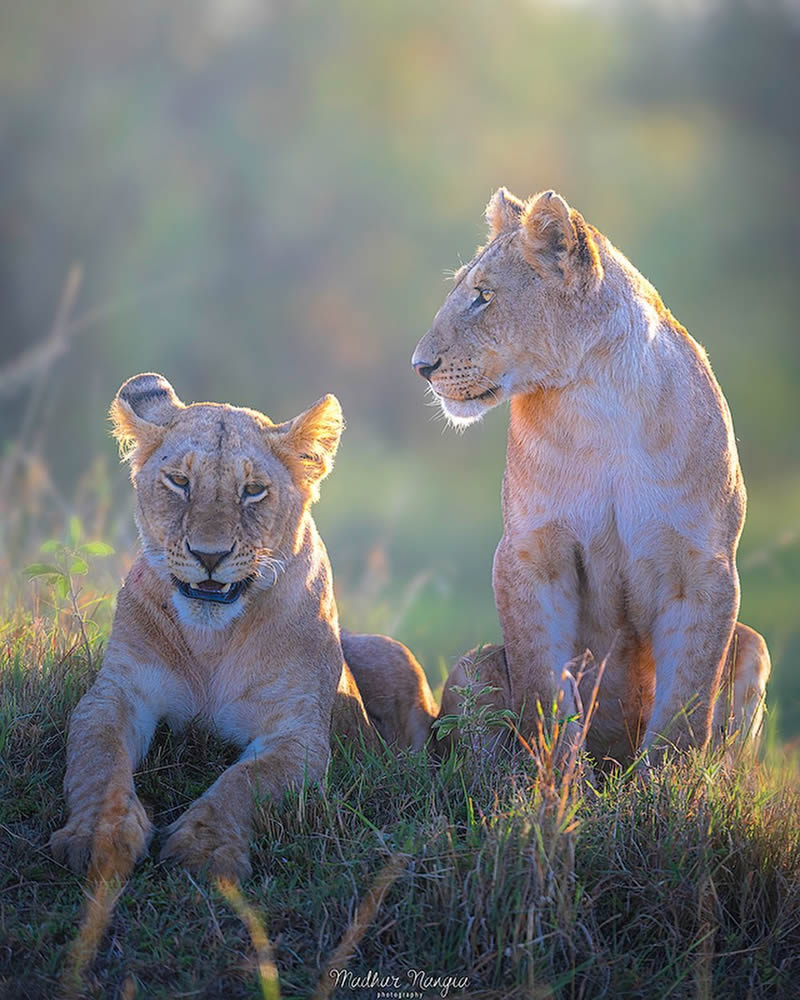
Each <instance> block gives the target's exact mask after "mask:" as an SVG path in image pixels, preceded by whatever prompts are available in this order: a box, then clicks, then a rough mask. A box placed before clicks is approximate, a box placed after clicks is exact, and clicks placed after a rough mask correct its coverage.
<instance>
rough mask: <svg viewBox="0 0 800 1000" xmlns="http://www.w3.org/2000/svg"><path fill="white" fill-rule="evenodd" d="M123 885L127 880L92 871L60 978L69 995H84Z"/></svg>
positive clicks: (65, 993) (66, 994)
mask: <svg viewBox="0 0 800 1000" xmlns="http://www.w3.org/2000/svg"><path fill="white" fill-rule="evenodd" d="M124 887H125V881H124V879H121V878H119V877H118V876H113V877H112V878H111V879H106V878H104V877H103V876H102V875H99V874H90V877H89V879H88V880H87V889H86V903H85V906H84V911H83V919H82V921H81V926H80V930H79V931H78V935H77V937H76V938H75V940H74V941H73V942H72V944H71V945H70V948H69V953H68V957H67V962H66V965H65V967H64V973H63V975H62V979H61V983H62V986H63V988H64V995H65V996H66V997H68V998H71V997H79V996H81V994H82V989H81V986H82V983H83V976H84V973H85V972H86V970H87V969H88V968H89V966H90V965H91V964H92V962H93V961H94V958H95V955H96V954H97V949H98V948H99V947H100V942H101V941H102V940H103V935H104V934H105V932H106V930H107V929H108V925H109V924H110V923H111V917H112V915H113V913H114V907H115V906H116V904H117V900H118V899H119V896H120V893H121V892H122V890H123V888H124Z"/></svg>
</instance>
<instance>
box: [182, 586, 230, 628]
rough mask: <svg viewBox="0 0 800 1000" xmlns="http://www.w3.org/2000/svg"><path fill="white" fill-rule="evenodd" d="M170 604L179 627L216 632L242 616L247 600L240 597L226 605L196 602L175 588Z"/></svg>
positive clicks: (194, 598)
mask: <svg viewBox="0 0 800 1000" xmlns="http://www.w3.org/2000/svg"><path fill="white" fill-rule="evenodd" d="M172 603H173V605H174V606H175V610H176V611H177V612H178V620H179V621H180V623H181V625H185V626H188V627H189V628H200V629H213V630H217V629H223V628H226V627H227V626H228V625H230V624H231V622H233V621H235V620H236V619H237V618H238V617H239V616H240V615H241V614H242V612H243V611H244V609H245V607H246V605H247V599H246V598H245V597H244V596H243V595H242V596H239V597H238V598H237V599H236V600H234V601H231V602H228V603H224V602H222V601H209V600H198V599H197V598H196V597H189V596H187V595H186V594H184V593H182V591H181V590H180V589H177V588H176V589H175V590H174V591H173V594H172Z"/></svg>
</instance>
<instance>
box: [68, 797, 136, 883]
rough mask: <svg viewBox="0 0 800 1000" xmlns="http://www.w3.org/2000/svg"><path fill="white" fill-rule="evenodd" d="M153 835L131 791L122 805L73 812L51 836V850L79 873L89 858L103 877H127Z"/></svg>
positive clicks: (86, 865) (82, 870)
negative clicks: (100, 810) (98, 811)
mask: <svg viewBox="0 0 800 1000" xmlns="http://www.w3.org/2000/svg"><path fill="white" fill-rule="evenodd" d="M152 836H153V824H152V823H151V822H150V820H149V818H148V816H147V813H146V812H145V810H144V806H143V805H142V804H141V802H140V801H139V800H138V799H137V798H136V796H135V795H134V796H131V797H129V798H128V799H127V801H126V803H125V805H124V807H122V808H112V809H106V810H105V811H104V812H103V813H102V814H101V815H100V816H97V815H93V816H91V817H87V816H86V814H85V813H79V814H78V815H76V816H72V817H71V818H70V820H69V822H68V823H67V824H66V826H64V827H62V828H61V829H60V830H56V831H55V833H53V835H52V836H51V837H50V851H51V852H52V854H53V857H54V858H55V859H56V861H59V862H61V863H62V864H66V865H68V866H69V867H70V868H71V869H72V870H73V871H74V872H77V873H78V874H81V873H83V872H85V871H86V869H87V867H89V864H90V862H91V865H92V867H93V868H94V869H95V871H96V873H97V874H98V875H101V876H103V877H104V878H109V877H110V876H111V875H122V876H123V877H127V876H128V874H129V873H130V872H131V870H132V869H133V866H134V865H135V864H136V862H137V861H139V860H140V859H141V858H143V857H144V855H145V854H146V853H147V847H148V844H149V843H150V839H151V838H152Z"/></svg>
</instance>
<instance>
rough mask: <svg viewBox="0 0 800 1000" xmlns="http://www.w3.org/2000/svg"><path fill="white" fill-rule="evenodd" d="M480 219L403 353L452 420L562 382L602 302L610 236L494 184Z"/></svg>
mask: <svg viewBox="0 0 800 1000" xmlns="http://www.w3.org/2000/svg"><path fill="white" fill-rule="evenodd" d="M486 220H487V222H488V224H489V242H488V243H487V244H486V246H485V247H482V248H481V249H479V250H478V252H477V253H476V255H475V257H474V258H473V259H472V260H471V261H470V262H469V263H468V264H466V265H465V266H464V267H462V268H461V269H460V270H459V271H458V272H457V273H456V275H455V278H454V284H453V288H452V290H451V291H450V294H449V295H448V296H447V299H446V300H445V303H444V305H443V306H442V308H441V309H440V310H439V312H438V313H437V314H436V317H435V319H434V321H433V325H432V326H431V329H430V330H429V331H428V332H427V333H426V334H425V336H424V337H423V338H422V340H421V341H420V342H419V344H418V345H417V349H416V350H415V351H414V356H413V358H412V360H411V363H412V365H413V366H414V368H415V369H416V370H417V371H418V372H419V374H420V375H422V376H423V377H424V378H425V379H427V380H428V381H429V382H430V385H431V387H432V389H433V391H434V392H435V394H436V396H437V397H438V398H439V401H440V403H441V405H442V408H443V409H444V411H445V413H446V414H447V416H448V417H449V418H450V419H451V420H452V421H453V422H454V423H457V424H468V423H471V422H472V421H474V420H478V419H479V418H480V417H481V416H483V414H484V413H485V412H486V410H487V409H489V408H491V407H492V406H495V405H497V404H498V403H500V402H502V401H503V400H505V399H508V398H509V397H510V396H512V395H514V394H516V393H525V392H533V391H536V390H537V389H540V388H555V387H561V386H564V385H566V384H568V383H569V382H571V381H572V380H573V379H574V378H576V377H577V373H578V371H579V367H580V364H581V360H582V358H583V357H584V355H585V353H586V352H587V351H588V350H590V349H591V348H592V346H593V345H594V343H595V341H596V337H597V335H598V333H597V331H598V329H599V326H598V322H597V320H598V316H599V314H600V313H602V312H603V311H604V309H603V308H602V300H603V295H602V294H601V290H602V288H603V285H604V267H603V261H602V257H605V258H606V260H608V253H607V252H608V251H609V250H610V249H611V248H610V245H609V244H607V241H605V239H604V237H603V236H601V235H600V234H599V233H598V232H597V231H596V230H595V229H593V228H592V227H591V226H589V225H587V223H586V222H585V221H584V219H583V217H582V216H581V215H580V214H579V213H578V212H576V211H575V210H574V209H571V208H570V207H569V205H567V203H566V202H565V201H564V199H563V198H561V197H560V195H557V194H555V193H554V192H553V191H546V192H544V193H543V194H539V195H535V196H534V197H533V198H530V199H529V200H528V201H526V202H523V201H520V199H519V198H516V197H514V195H512V194H510V193H509V192H508V191H506V189H505V188H500V189H499V190H498V191H497V192H496V193H495V194H494V195H493V197H492V199H491V200H490V202H489V204H488V205H487V207H486ZM601 251H602V254H601Z"/></svg>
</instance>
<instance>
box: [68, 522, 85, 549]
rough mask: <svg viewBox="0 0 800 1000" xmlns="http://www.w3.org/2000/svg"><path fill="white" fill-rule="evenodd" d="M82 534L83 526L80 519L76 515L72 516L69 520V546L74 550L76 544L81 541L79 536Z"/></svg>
mask: <svg viewBox="0 0 800 1000" xmlns="http://www.w3.org/2000/svg"><path fill="white" fill-rule="evenodd" d="M82 534H83V525H82V524H81V519H80V518H79V517H78V515H77V514H73V515H72V517H71V518H70V519H69V544H70V545H71V546H72V547H73V548H75V546H76V545H77V544H78V542H79V541H80V540H81V535H82Z"/></svg>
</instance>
